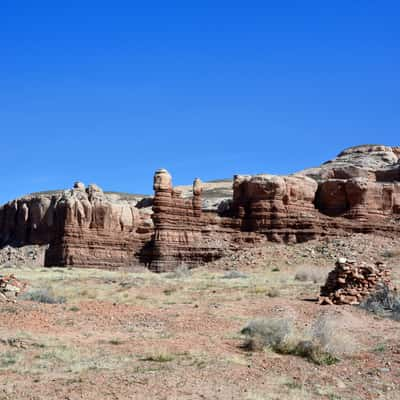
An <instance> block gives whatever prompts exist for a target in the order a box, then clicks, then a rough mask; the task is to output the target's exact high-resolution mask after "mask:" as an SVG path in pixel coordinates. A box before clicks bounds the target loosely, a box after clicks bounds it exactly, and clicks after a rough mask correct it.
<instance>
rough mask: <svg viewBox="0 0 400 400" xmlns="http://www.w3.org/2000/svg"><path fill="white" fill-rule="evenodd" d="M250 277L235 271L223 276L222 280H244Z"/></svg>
mask: <svg viewBox="0 0 400 400" xmlns="http://www.w3.org/2000/svg"><path fill="white" fill-rule="evenodd" d="M248 277H249V276H248V275H247V274H245V273H244V272H240V271H237V270H233V271H227V272H225V274H224V275H223V276H222V279H242V278H248Z"/></svg>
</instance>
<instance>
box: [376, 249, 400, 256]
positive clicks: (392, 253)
mask: <svg viewBox="0 0 400 400" xmlns="http://www.w3.org/2000/svg"><path fill="white" fill-rule="evenodd" d="M381 256H382V257H384V258H393V257H398V256H400V251H399V250H384V251H383V252H382V253H381Z"/></svg>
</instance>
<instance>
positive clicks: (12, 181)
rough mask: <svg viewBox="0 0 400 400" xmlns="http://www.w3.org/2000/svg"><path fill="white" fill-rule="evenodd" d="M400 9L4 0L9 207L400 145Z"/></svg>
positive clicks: (4, 171) (377, 4)
mask: <svg viewBox="0 0 400 400" xmlns="http://www.w3.org/2000/svg"><path fill="white" fill-rule="evenodd" d="M328 3H329V4H328ZM399 18H400V6H399V5H397V4H396V2H394V1H368V0H363V1H357V0H354V1H340V0H338V1H335V2H322V1H306V0H304V1H279V2H278V1H265V0H264V1H246V2H245V1H235V0H231V1H229V2H228V1H216V0H214V1H208V0H202V1H201V2H200V1H193V2H189V1H173V0H171V1H168V2H167V1H148V2H144V1H141V2H139V1H133V0H131V1H120V0H114V1H101V0H97V1H91V0H86V1H84V0H80V1H76V0H70V1H68V2H67V1H41V0H37V1H35V2H33V1H24V0H20V1H15V0H12V1H8V0H2V1H1V2H0V49H1V52H0V135H1V136H0V139H1V142H0V143H1V145H0V148H1V158H0V167H1V168H0V182H1V191H0V203H4V202H6V201H8V200H10V199H12V198H15V197H17V196H21V195H23V194H25V193H29V192H33V191H39V190H46V189H56V188H68V187H71V185H72V183H73V182H74V181H75V180H81V181H84V182H85V183H91V182H95V183H97V184H99V185H100V186H102V187H103V188H104V189H105V190H116V191H124V192H133V193H151V191H152V188H151V187H152V176H153V172H154V170H156V169H157V168H160V167H164V168H167V169H169V170H170V172H171V173H172V175H173V179H174V183H175V184H183V183H190V182H191V181H192V179H193V178H194V177H196V176H199V177H200V178H202V179H203V180H209V179H213V178H224V177H230V176H232V175H233V174H235V173H262V172H269V173H278V174H279V173H281V174H283V173H289V172H293V171H296V170H299V169H302V168H305V167H309V166H314V165H318V164H320V163H321V162H323V161H326V160H327V159H329V158H332V157H333V156H335V155H336V154H337V153H338V152H339V151H340V150H341V149H343V148H345V147H348V146H352V145H356V144H361V143H384V144H389V145H396V144H399V140H398V131H399V126H400V113H399V106H400V77H399V76H400V75H399V70H400V52H399V43H400V25H399V24H398V21H399Z"/></svg>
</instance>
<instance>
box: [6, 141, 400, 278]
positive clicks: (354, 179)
mask: <svg viewBox="0 0 400 400" xmlns="http://www.w3.org/2000/svg"><path fill="white" fill-rule="evenodd" d="M399 156H400V148H399V147H389V146H380V145H366V146H358V147H352V148H350V149H347V150H345V151H343V152H342V153H340V154H339V155H338V157H336V158H335V159H334V160H332V161H330V162H327V163H325V164H323V165H322V166H321V167H319V168H313V169H310V170H304V171H301V172H299V173H296V174H293V175H288V176H274V175H267V174H262V175H255V176H245V175H237V176H235V177H234V180H233V181H232V184H230V183H229V181H218V182H211V183H206V184H202V183H201V182H200V180H198V179H196V180H195V181H194V183H193V185H192V186H191V189H190V190H191V193H190V194H189V190H188V187H178V188H173V187H172V179H171V176H170V175H169V173H168V172H167V171H166V170H159V171H157V172H156V174H155V177H154V192H155V195H154V198H152V199H151V198H145V199H143V198H138V197H132V196H129V195H125V196H122V195H118V194H109V193H104V192H103V191H102V190H101V189H100V188H99V187H98V186H96V185H90V186H89V187H87V188H86V187H85V186H84V185H83V184H82V183H79V182H78V183H76V184H75V185H74V188H73V189H71V190H66V191H59V192H55V193H52V194H42V195H31V196H27V197H24V198H21V199H17V200H14V201H11V202H9V203H7V204H6V205H4V206H3V207H1V208H0V246H3V247H4V246H6V245H11V246H23V245H48V249H47V251H46V256H45V264H46V265H48V266H51V265H79V266H86V267H105V268H115V267H119V266H129V265H132V264H136V263H138V262H141V263H144V264H145V265H147V266H148V267H149V268H150V269H152V270H154V271H166V270H170V269H173V268H175V267H176V266H178V265H181V264H186V265H187V266H189V267H193V266H196V265H198V264H199V263H203V262H207V261H210V260H214V259H215V258H218V257H221V256H222V255H224V254H225V253H226V252H227V250H229V251H231V250H233V251H234V250H237V249H240V248H242V247H243V246H251V245H252V244H253V243H255V242H258V241H263V240H271V241H277V242H286V243H297V242H303V241H306V240H309V239H313V238H318V237H321V236H327V235H331V234H334V235H337V234H338V233H340V232H342V231H346V232H360V233H363V232H377V233H382V234H387V233H390V234H394V235H399V234H400V162H399Z"/></svg>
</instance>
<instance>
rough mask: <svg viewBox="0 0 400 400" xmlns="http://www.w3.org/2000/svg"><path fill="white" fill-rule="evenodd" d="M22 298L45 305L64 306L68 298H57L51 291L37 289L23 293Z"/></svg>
mask: <svg viewBox="0 0 400 400" xmlns="http://www.w3.org/2000/svg"><path fill="white" fill-rule="evenodd" d="M20 298H22V299H23V300H29V301H36V302H38V303H45V304H64V303H65V302H66V298H65V297H63V296H56V295H55V294H54V293H53V292H52V291H51V290H50V289H36V290H32V291H28V292H25V293H23V294H22V295H21V296H20Z"/></svg>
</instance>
